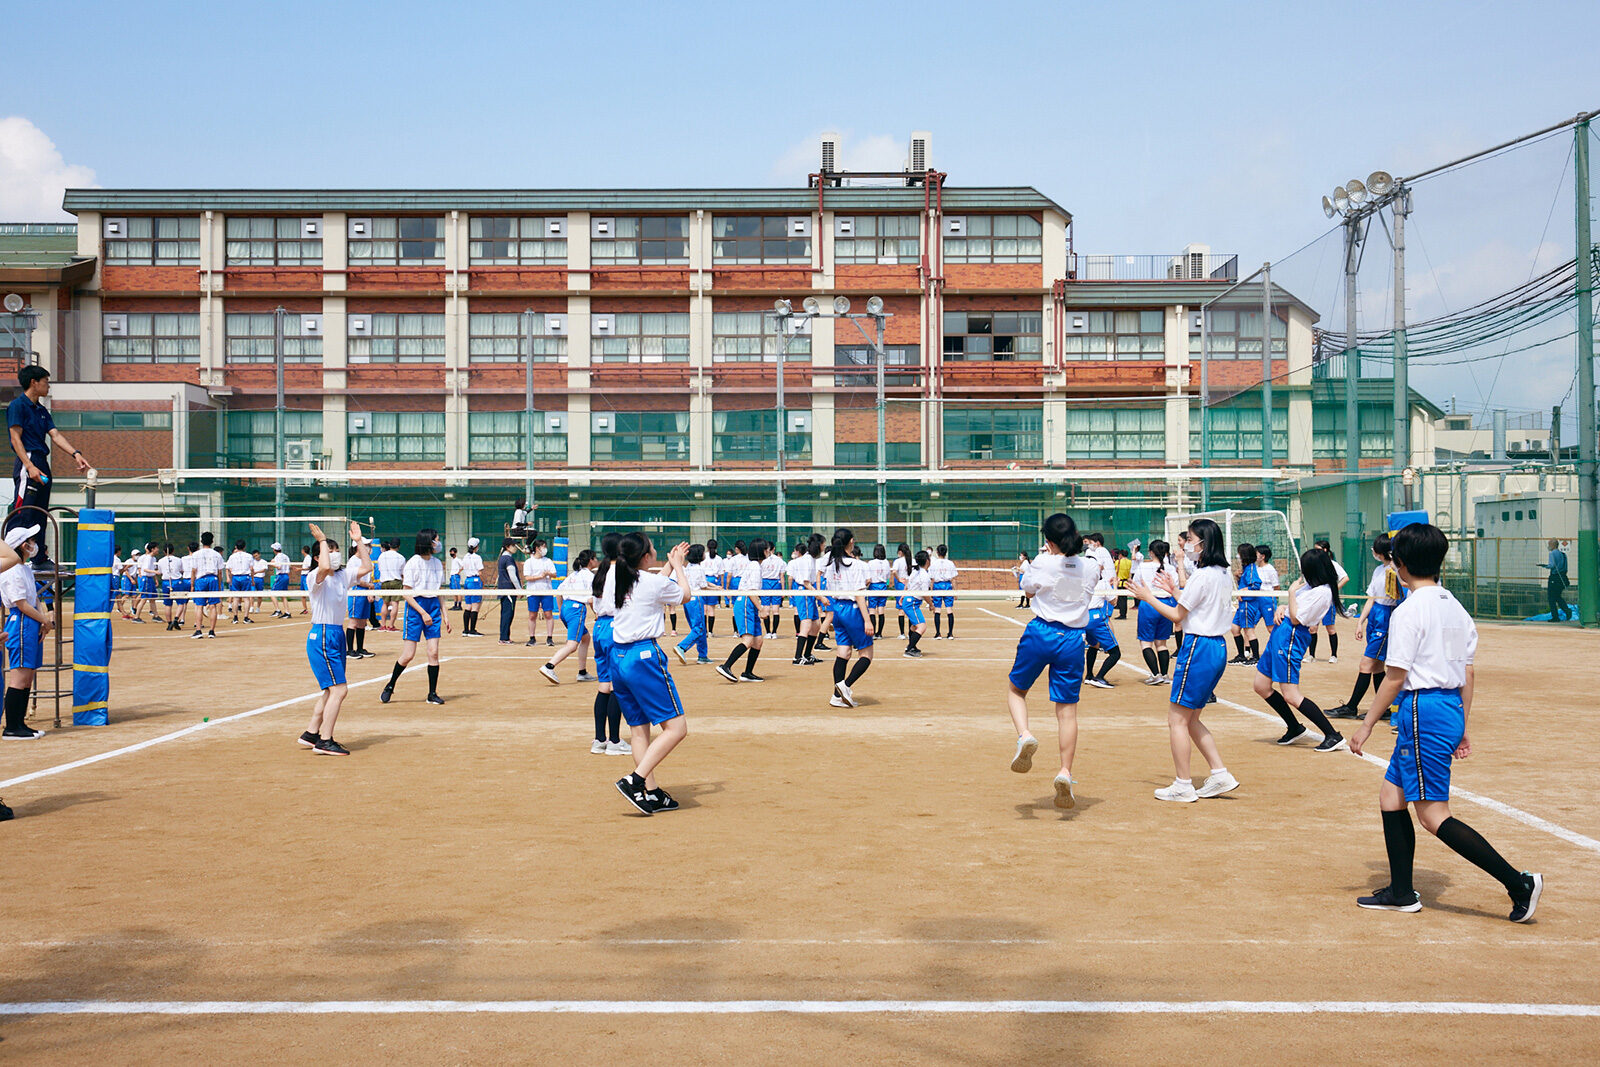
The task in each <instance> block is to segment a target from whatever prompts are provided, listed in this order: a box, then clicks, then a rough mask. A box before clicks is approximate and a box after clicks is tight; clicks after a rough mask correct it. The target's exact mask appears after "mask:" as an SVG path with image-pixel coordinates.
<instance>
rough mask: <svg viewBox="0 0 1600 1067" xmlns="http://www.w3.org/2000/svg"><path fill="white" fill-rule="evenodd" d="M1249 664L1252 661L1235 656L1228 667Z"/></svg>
mask: <svg viewBox="0 0 1600 1067" xmlns="http://www.w3.org/2000/svg"><path fill="white" fill-rule="evenodd" d="M1249 662H1250V661H1249V660H1247V659H1245V658H1244V657H1243V656H1235V657H1233V658H1232V659H1230V660H1229V661H1228V666H1230V667H1232V666H1233V665H1235V664H1241V663H1249Z"/></svg>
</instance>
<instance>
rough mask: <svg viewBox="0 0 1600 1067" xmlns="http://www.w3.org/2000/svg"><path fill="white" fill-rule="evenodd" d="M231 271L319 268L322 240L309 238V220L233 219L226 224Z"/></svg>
mask: <svg viewBox="0 0 1600 1067" xmlns="http://www.w3.org/2000/svg"><path fill="white" fill-rule="evenodd" d="M223 233H224V236H225V246H226V259H225V260H224V262H226V263H227V265H228V266H230V267H319V266H321V265H322V238H320V237H307V236H305V220H304V219H302V218H300V217H299V216H296V217H294V218H287V217H284V216H281V215H229V216H228V217H227V218H226V219H224V220H223Z"/></svg>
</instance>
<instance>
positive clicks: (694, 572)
mask: <svg viewBox="0 0 1600 1067" xmlns="http://www.w3.org/2000/svg"><path fill="white" fill-rule="evenodd" d="M683 573H684V577H686V578H688V579H689V588H690V589H702V588H704V587H705V584H706V568H705V564H704V563H685V564H684V565H683ZM683 618H684V621H685V622H687V623H688V624H689V633H688V634H687V635H685V637H684V639H683V640H682V641H679V642H678V647H679V648H680V649H683V650H684V651H685V652H687V651H688V650H689V646H691V645H693V646H694V648H695V652H696V654H697V655H698V656H699V658H700V662H702V663H709V662H710V661H711V646H710V645H709V644H708V642H707V640H706V607H705V602H704V601H703V600H702V599H701V598H700V597H697V596H692V597H690V598H689V599H688V600H685V601H684V602H683ZM613 645H615V640H614V639H613Z"/></svg>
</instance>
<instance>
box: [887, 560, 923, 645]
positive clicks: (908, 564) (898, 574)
mask: <svg viewBox="0 0 1600 1067" xmlns="http://www.w3.org/2000/svg"><path fill="white" fill-rule="evenodd" d="M916 566H917V561H916V558H915V557H914V555H913V554H912V552H911V546H910V545H908V544H906V543H905V542H904V541H901V542H900V544H899V545H897V546H896V547H895V550H894V562H893V563H891V564H890V565H889V574H890V576H891V577H892V578H893V579H894V581H893V583H892V585H891V588H894V589H904V588H905V587H906V578H907V577H908V576H909V575H910V574H911V572H912V571H913V570H915V569H916ZM895 612H896V616H897V618H898V619H899V620H900V640H902V641H904V640H905V639H906V616H905V612H903V611H901V610H900V601H899V600H896V601H895Z"/></svg>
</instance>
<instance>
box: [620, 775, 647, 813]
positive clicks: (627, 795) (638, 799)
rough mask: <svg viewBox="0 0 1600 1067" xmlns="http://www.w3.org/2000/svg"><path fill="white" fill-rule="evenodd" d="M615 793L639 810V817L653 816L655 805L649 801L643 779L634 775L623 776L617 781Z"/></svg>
mask: <svg viewBox="0 0 1600 1067" xmlns="http://www.w3.org/2000/svg"><path fill="white" fill-rule="evenodd" d="M617 792H619V793H621V794H622V796H623V798H624V799H626V800H627V802H628V803H629V804H632V805H633V806H634V807H636V808H638V809H639V814H641V815H654V814H655V813H656V808H655V803H654V802H653V801H652V800H651V799H650V793H649V791H648V790H646V789H645V787H644V779H643V778H640V777H639V776H638V775H636V774H625V775H623V776H622V777H621V778H618V779H617Z"/></svg>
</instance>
